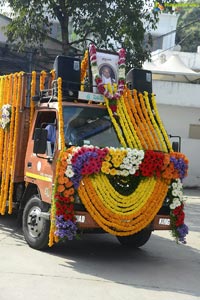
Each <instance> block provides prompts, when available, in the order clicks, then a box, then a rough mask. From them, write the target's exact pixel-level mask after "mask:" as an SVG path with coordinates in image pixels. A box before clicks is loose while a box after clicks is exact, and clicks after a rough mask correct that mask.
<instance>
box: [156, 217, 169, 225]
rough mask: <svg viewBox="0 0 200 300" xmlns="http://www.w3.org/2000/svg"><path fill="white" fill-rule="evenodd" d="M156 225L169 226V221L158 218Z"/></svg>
mask: <svg viewBox="0 0 200 300" xmlns="http://www.w3.org/2000/svg"><path fill="white" fill-rule="evenodd" d="M158 224H159V225H165V226H169V225H170V219H166V218H160V219H159V222H158Z"/></svg>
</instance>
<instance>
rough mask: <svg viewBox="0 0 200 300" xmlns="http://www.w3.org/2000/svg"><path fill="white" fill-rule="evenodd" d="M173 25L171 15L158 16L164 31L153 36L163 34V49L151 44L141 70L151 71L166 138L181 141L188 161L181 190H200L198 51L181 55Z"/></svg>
mask: <svg viewBox="0 0 200 300" xmlns="http://www.w3.org/2000/svg"><path fill="white" fill-rule="evenodd" d="M175 17H176V18H177V16H175ZM162 18H163V19H164V21H162ZM170 19H171V20H172V21H173V22H172V21H170ZM166 20H168V22H167V21H166ZM172 23H173V24H174V26H175V24H176V22H175V21H174V15H171V14H167V16H166V14H164V13H163V14H161V20H160V23H159V24H160V26H161V25H162V26H164V27H165V28H161V29H158V30H157V32H156V33H155V36H157V37H158V32H159V33H162V44H161V46H162V48H160V49H155V48H156V45H155V44H154V49H155V51H153V52H152V61H151V62H150V63H149V62H145V63H144V65H143V68H144V69H149V70H151V71H152V82H153V91H154V93H155V94H156V99H157V105H158V109H159V112H160V115H161V119H162V120H163V123H164V126H165V128H166V130H167V132H168V134H169V135H172V136H175V137H174V138H172V141H176V140H179V137H180V138H181V152H182V153H184V154H185V155H186V156H187V157H188V159H189V175H188V177H187V178H185V179H184V181H183V183H184V186H187V187H200V171H199V170H200V159H199V153H200V47H198V48H197V52H196V53H187V52H181V51H180V50H181V49H180V47H177V46H176V45H175V36H174V33H175V31H174V29H173V28H172V26H171V24H172ZM167 32H169V34H167ZM169 36H170V38H169ZM166 37H168V39H167V40H165V38H166ZM157 45H158V43H157ZM158 46H159V45H158ZM177 49H178V50H179V51H177Z"/></svg>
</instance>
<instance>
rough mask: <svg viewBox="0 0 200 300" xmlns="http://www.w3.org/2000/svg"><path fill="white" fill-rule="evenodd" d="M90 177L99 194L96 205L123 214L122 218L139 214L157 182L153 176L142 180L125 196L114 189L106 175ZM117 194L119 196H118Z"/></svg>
mask: <svg viewBox="0 0 200 300" xmlns="http://www.w3.org/2000/svg"><path fill="white" fill-rule="evenodd" d="M103 177H104V178H103ZM90 179H91V182H92V184H93V187H94V188H95V191H96V194H97V196H98V198H96V200H95V206H99V208H100V209H106V208H107V211H111V212H113V213H115V214H116V215H118V214H119V215H122V217H121V218H123V216H124V217H127V216H129V218H130V217H132V218H133V217H136V216H137V215H139V214H140V213H141V209H142V207H143V206H144V205H145V203H146V202H147V200H148V198H149V197H150V195H151V193H152V192H153V190H154V188H155V184H156V179H155V178H153V177H152V178H150V179H149V180H142V182H141V183H140V185H139V186H138V187H137V188H136V190H135V191H134V192H133V193H132V194H131V195H129V196H124V195H120V194H119V193H118V192H117V191H115V190H114V188H113V187H112V185H111V184H110V183H109V182H108V181H106V180H105V176H100V177H97V178H90ZM117 196H119V198H116V197H117ZM116 199H117V200H116ZM120 200H121V201H120Z"/></svg>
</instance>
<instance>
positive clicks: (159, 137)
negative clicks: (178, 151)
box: [144, 97, 167, 151]
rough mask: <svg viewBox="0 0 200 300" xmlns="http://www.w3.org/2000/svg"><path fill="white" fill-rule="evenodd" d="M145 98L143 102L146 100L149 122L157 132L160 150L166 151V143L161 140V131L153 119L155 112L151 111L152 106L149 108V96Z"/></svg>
mask: <svg viewBox="0 0 200 300" xmlns="http://www.w3.org/2000/svg"><path fill="white" fill-rule="evenodd" d="M144 99H145V102H146V106H147V109H148V111H149V116H150V119H151V122H152V124H153V127H154V128H155V130H156V133H157V136H158V140H159V142H160V146H161V150H162V151H167V148H166V145H165V143H164V141H163V136H162V133H161V131H160V128H159V126H158V124H157V122H156V120H155V116H154V115H155V112H154V113H153V112H152V108H151V105H150V102H149V98H148V97H144Z"/></svg>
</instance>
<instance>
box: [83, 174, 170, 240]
mask: <svg viewBox="0 0 200 300" xmlns="http://www.w3.org/2000/svg"><path fill="white" fill-rule="evenodd" d="M167 191H168V184H166V183H165V182H164V181H161V180H157V181H156V185H155V188H154V189H153V192H152V193H151V196H150V197H148V201H147V202H146V205H144V207H143V211H142V209H141V211H140V213H139V211H138V216H136V215H135V217H133V215H131V216H130V218H127V219H124V218H120V215H119V214H115V213H113V212H111V211H110V210H108V211H107V210H106V209H105V207H104V206H102V207H101V209H100V210H98V209H97V207H96V201H97V200H98V196H97V193H96V189H95V188H94V186H93V184H91V179H90V178H89V177H85V178H84V179H83V184H81V185H80V186H79V189H78V192H79V196H80V197H81V200H82V202H83V203H84V205H85V207H86V208H87V210H88V211H89V213H90V214H91V216H92V217H93V219H94V220H95V221H96V222H97V223H98V224H99V226H100V227H101V228H103V229H104V230H105V231H106V232H109V233H111V234H114V235H119V236H126V235H131V234H134V233H136V232H138V231H140V230H142V229H143V228H145V227H146V226H147V225H149V223H150V222H151V221H152V220H153V218H154V217H155V215H156V213H157V212H158V210H159V209H160V207H161V206H162V202H163V199H164V197H165V195H166V193H167ZM145 200H146V199H144V202H145ZM98 203H101V201H100V200H99V201H98Z"/></svg>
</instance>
